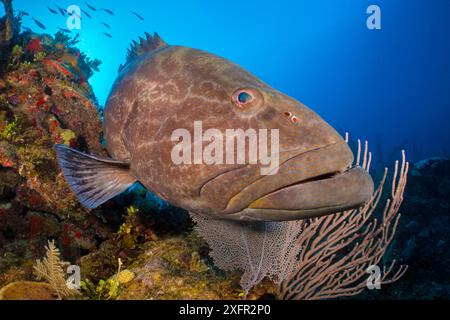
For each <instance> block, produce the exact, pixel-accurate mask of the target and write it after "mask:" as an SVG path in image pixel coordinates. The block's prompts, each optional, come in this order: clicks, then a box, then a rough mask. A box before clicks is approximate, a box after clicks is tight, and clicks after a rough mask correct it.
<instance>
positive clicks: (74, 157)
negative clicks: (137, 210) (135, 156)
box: [55, 144, 137, 209]
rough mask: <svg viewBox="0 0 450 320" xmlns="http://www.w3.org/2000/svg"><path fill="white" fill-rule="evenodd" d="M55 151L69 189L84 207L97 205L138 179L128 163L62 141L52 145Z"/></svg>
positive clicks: (91, 207)
mask: <svg viewBox="0 0 450 320" xmlns="http://www.w3.org/2000/svg"><path fill="white" fill-rule="evenodd" d="M55 150H56V154H57V157H58V162H59V165H60V167H61V168H62V170H63V173H64V176H65V178H66V180H67V182H68V183H69V186H70V189H72V191H73V192H74V193H75V195H76V196H77V198H78V200H79V201H80V202H81V204H82V205H83V206H85V207H86V208H90V209H93V208H96V207H98V206H99V205H101V204H103V203H105V202H106V201H108V200H109V199H111V198H113V197H115V196H116V195H118V194H120V193H122V192H123V191H125V190H126V189H128V188H129V187H131V186H132V185H133V184H134V183H135V182H136V181H137V180H136V178H135V177H134V176H133V175H132V174H131V172H130V169H129V168H130V166H129V164H127V163H124V162H120V161H115V160H112V159H102V158H98V157H94V156H91V155H88V154H85V153H82V152H80V151H77V150H74V149H71V148H69V147H67V146H65V145H62V144H57V145H55Z"/></svg>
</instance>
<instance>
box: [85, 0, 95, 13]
mask: <svg viewBox="0 0 450 320" xmlns="http://www.w3.org/2000/svg"><path fill="white" fill-rule="evenodd" d="M84 3H85V4H86V6H87V7H88V8H89V9H91V10H92V11H97V9H96V8H94V7H93V6H91V5H90V4H89V3H87V2H86V1H85V2H84Z"/></svg>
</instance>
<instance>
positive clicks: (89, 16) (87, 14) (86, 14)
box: [81, 9, 92, 18]
mask: <svg viewBox="0 0 450 320" xmlns="http://www.w3.org/2000/svg"><path fill="white" fill-rule="evenodd" d="M81 12H82V13H83V14H84V15H85V16H86V17H88V18H92V16H91V15H90V14H89V13H87V12H86V11H84V10H83V9H81Z"/></svg>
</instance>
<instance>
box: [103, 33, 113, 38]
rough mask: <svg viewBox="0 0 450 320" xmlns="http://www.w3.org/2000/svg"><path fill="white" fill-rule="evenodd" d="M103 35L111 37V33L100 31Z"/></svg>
mask: <svg viewBox="0 0 450 320" xmlns="http://www.w3.org/2000/svg"><path fill="white" fill-rule="evenodd" d="M102 33H103V34H104V35H105V36H107V37H108V38H112V35H110V34H109V33H106V32H102Z"/></svg>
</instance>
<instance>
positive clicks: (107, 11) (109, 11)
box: [100, 9, 115, 16]
mask: <svg viewBox="0 0 450 320" xmlns="http://www.w3.org/2000/svg"><path fill="white" fill-rule="evenodd" d="M100 10H102V11H105V12H106V13H108V14H110V15H112V16H114V15H115V14H114V12H112V11H111V10H109V9H100Z"/></svg>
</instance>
